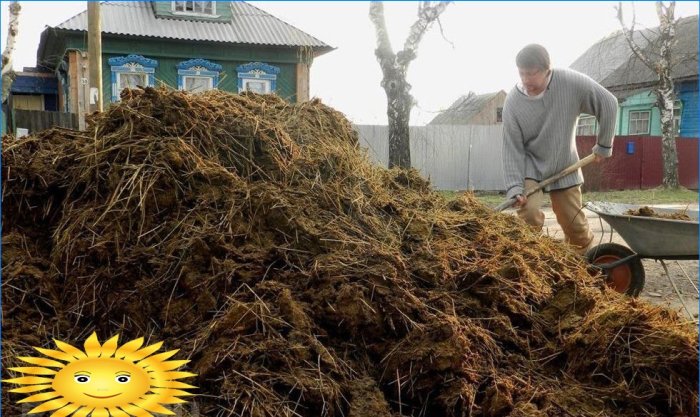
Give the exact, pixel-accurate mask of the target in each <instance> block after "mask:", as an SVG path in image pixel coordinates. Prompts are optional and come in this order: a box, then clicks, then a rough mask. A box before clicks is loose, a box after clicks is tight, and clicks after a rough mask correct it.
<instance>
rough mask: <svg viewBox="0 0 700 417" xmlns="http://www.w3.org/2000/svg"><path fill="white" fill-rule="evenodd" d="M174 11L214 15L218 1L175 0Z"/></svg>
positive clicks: (173, 3)
mask: <svg viewBox="0 0 700 417" xmlns="http://www.w3.org/2000/svg"><path fill="white" fill-rule="evenodd" d="M172 5H173V11H175V12H178V13H187V14H205V15H214V14H215V13H216V3H215V2H213V1H174V2H172Z"/></svg>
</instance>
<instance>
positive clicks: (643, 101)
mask: <svg viewBox="0 0 700 417" xmlns="http://www.w3.org/2000/svg"><path fill="white" fill-rule="evenodd" d="M655 103H656V96H655V95H654V94H653V93H652V92H651V91H645V92H643V93H639V94H635V95H633V96H630V97H627V99H625V101H624V102H623V103H622V105H621V106H620V109H619V111H620V120H621V123H620V126H618V133H617V134H618V135H629V121H630V112H634V111H647V110H651V116H650V126H649V132H648V133H646V134H645V135H647V136H649V135H653V136H655V135H660V134H661V114H660V113H659V109H658V108H656V107H654V104H655Z"/></svg>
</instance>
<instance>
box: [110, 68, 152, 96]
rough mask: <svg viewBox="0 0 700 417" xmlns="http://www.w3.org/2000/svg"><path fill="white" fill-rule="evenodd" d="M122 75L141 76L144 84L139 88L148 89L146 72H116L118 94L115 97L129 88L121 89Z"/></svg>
mask: <svg viewBox="0 0 700 417" xmlns="http://www.w3.org/2000/svg"><path fill="white" fill-rule="evenodd" d="M122 74H128V75H133V74H137V75H142V76H143V78H144V81H145V82H144V83H143V84H141V86H142V87H148V73H147V72H144V71H134V72H118V73H117V74H116V75H117V88H118V89H119V92H118V94H117V95H119V94H121V92H122V90H124V89H125V88H129V87H123V88H122V87H121V81H122ZM134 87H135V86H134ZM132 88H133V87H132Z"/></svg>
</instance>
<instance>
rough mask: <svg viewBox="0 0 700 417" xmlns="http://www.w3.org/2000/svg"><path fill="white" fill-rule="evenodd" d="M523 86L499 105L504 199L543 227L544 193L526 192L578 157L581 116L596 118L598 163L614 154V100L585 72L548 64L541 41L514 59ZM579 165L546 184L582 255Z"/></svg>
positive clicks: (584, 230) (585, 240)
mask: <svg viewBox="0 0 700 417" xmlns="http://www.w3.org/2000/svg"><path fill="white" fill-rule="evenodd" d="M515 61H516V65H517V67H518V72H519V75H520V79H521V81H522V83H521V84H518V85H516V86H515V87H514V88H513V89H512V90H511V91H510V93H508V96H507V97H506V102H505V105H504V107H503V168H504V174H505V182H506V190H507V191H506V197H507V198H509V199H511V198H515V203H514V204H513V206H514V207H516V208H517V209H518V210H517V211H518V216H520V218H522V219H523V220H524V221H525V222H527V223H528V224H530V225H532V226H533V227H535V228H538V229H541V228H542V226H543V225H544V213H543V212H542V210H541V207H542V204H543V201H544V193H543V192H542V191H538V192H535V193H533V194H532V195H530V196H529V197H526V196H525V190H526V189H531V188H534V187H536V186H537V184H538V183H539V182H540V181H542V180H544V179H545V178H548V177H551V176H553V175H554V174H556V173H557V172H560V171H562V170H564V169H565V168H566V167H568V166H571V165H573V164H575V163H576V162H577V161H578V151H577V149H576V124H577V121H578V117H579V114H581V113H586V114H590V115H593V116H595V118H596V120H597V121H598V126H599V128H598V137H597V143H596V145H595V146H594V147H593V154H595V159H596V161H600V160H602V159H604V158H608V157H610V156H611V155H612V142H613V137H614V135H615V123H616V119H617V99H616V98H615V96H613V95H612V93H610V92H609V91H608V90H606V89H605V88H604V87H603V86H601V85H600V84H598V83H596V82H595V81H594V80H592V79H591V78H589V77H588V76H586V75H584V74H581V73H579V72H576V71H573V70H570V69H558V68H557V69H552V68H550V60H549V54H548V53H547V50H546V49H545V48H544V47H542V46H541V45H536V44H532V45H528V46H526V47H525V48H523V49H522V50H521V51H520V52H519V53H518V55H517V57H516V60H515ZM582 183H583V174H582V173H581V170H580V169H577V170H576V171H575V172H573V173H571V174H569V175H567V176H565V177H563V178H561V179H559V180H557V181H556V182H554V183H552V184H550V185H548V186H547V187H545V191H549V193H550V199H551V201H552V210H553V211H554V214H555V215H556V218H557V222H558V223H559V225H560V226H561V228H562V230H563V231H564V237H565V240H566V242H568V243H569V244H571V245H572V246H573V247H574V249H575V250H576V251H577V252H579V253H585V251H586V250H587V249H588V247H589V246H590V245H591V243H592V242H593V234H592V233H591V231H590V229H589V227H588V221H587V220H586V216H585V214H584V213H583V212H582V210H581V184H582Z"/></svg>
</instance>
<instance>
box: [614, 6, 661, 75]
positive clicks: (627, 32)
mask: <svg viewBox="0 0 700 417" xmlns="http://www.w3.org/2000/svg"><path fill="white" fill-rule="evenodd" d="M616 9H617V20H619V21H620V26H622V34H623V35H624V36H625V39H626V40H627V44H628V45H629V47H630V49H631V50H632V52H634V54H635V55H636V56H637V58H639V60H640V61H642V62H643V63H644V65H646V66H647V67H649V68H651V69H652V70H653V64H652V63H651V61H650V60H649V59H647V57H646V55H644V53H643V52H642V48H640V47H639V45H637V43H636V42H635V41H634V38H633V36H634V25H635V20H636V19H635V17H634V16H633V17H632V25H631V26H630V27H629V28H627V26H625V21H624V18H623V16H622V2H619V3H618V5H617V8H616ZM633 14H634V11H633Z"/></svg>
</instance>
